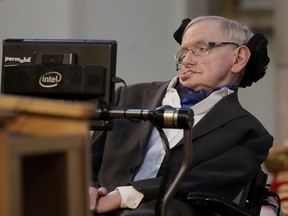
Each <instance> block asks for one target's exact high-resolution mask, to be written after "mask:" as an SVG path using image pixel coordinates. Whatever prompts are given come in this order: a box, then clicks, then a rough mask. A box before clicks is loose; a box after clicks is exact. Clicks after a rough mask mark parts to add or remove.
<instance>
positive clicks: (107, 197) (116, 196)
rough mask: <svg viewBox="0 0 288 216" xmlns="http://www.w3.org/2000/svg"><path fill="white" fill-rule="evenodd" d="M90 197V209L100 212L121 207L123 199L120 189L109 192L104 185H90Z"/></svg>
mask: <svg viewBox="0 0 288 216" xmlns="http://www.w3.org/2000/svg"><path fill="white" fill-rule="evenodd" d="M89 198H90V210H91V211H92V212H93V213H98V214H102V213H105V212H110V211H114V210H117V209H119V208H120V206H121V201H122V199H121V196H120V193H119V191H118V190H114V191H111V192H110V193H107V190H106V188H104V187H101V188H99V189H97V188H93V187H89Z"/></svg>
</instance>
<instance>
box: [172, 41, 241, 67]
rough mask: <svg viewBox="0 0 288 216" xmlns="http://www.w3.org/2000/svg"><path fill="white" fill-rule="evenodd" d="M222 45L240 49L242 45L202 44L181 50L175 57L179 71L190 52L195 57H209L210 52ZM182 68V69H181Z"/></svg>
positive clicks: (223, 43) (224, 43) (232, 43)
mask: <svg viewBox="0 0 288 216" xmlns="http://www.w3.org/2000/svg"><path fill="white" fill-rule="evenodd" d="M222 45H235V46H237V47H239V46H240V45H239V44H237V43H235V42H201V43H197V44H195V45H193V46H192V47H191V48H189V49H183V50H180V51H179V52H178V53H177V54H176V55H175V60H176V63H177V70H179V69H180V67H181V66H182V64H183V60H184V58H185V57H186V55H187V53H188V52H189V51H191V52H192V54H193V55H195V56H202V55H207V54H209V51H210V50H211V49H212V48H214V47H216V46H222ZM179 66H180V67H179Z"/></svg>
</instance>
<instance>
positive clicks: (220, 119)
mask: <svg viewBox="0 0 288 216" xmlns="http://www.w3.org/2000/svg"><path fill="white" fill-rule="evenodd" d="M223 113H225V115H223ZM244 115H247V114H246V113H245V111H244V109H243V108H242V106H241V105H240V103H239V100H238V95H237V93H236V92H235V93H232V94H230V95H227V96H226V97H225V98H223V99H222V100H221V101H219V102H218V103H217V104H216V105H215V106H214V107H213V108H212V109H211V110H210V111H209V112H208V113H207V114H206V115H205V116H204V117H203V118H202V119H201V120H200V121H199V122H198V123H197V124H196V125H195V126H194V127H193V135H192V136H193V139H197V138H198V137H200V136H203V135H205V134H206V133H209V132H210V131H212V130H215V129H216V128H218V127H220V126H221V125H224V124H226V123H227V122H229V121H231V120H233V119H235V118H239V117H241V116H244Z"/></svg>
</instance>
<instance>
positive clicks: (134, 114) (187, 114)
mask: <svg viewBox="0 0 288 216" xmlns="http://www.w3.org/2000/svg"><path fill="white" fill-rule="evenodd" d="M117 118H125V119H129V120H144V121H147V120H148V121H150V122H151V123H152V124H153V125H154V126H155V127H156V128H157V129H158V132H159V133H160V137H161V139H162V141H163V143H164V149H165V151H166V153H168V156H169V153H170V148H169V143H168V140H167V138H166V136H165V134H164V132H163V131H162V132H163V134H162V133H161V130H159V129H160V128H179V129H184V138H183V141H184V143H183V160H182V164H181V167H180V170H179V172H178V173H177V175H176V177H175V179H174V181H173V182H172V183H171V185H170V186H169V188H168V190H167V192H166V193H165V195H164V197H163V203H162V207H161V211H160V212H161V216H166V215H167V206H168V205H169V202H170V200H171V199H172V198H173V196H174V195H175V193H176V191H177V188H178V186H179V185H180V183H181V181H182V180H183V178H184V176H185V174H186V173H187V172H188V170H189V168H190V165H191V162H192V130H191V129H192V126H193V123H194V113H193V111H192V110H191V109H178V108H170V107H169V108H165V107H160V108H158V109H155V110H144V109H124V110H98V111H96V113H95V117H94V119H98V120H99V119H100V120H109V119H117ZM163 136H165V137H163ZM168 158H169V157H168ZM164 177H165V174H164ZM166 177H167V176H166ZM164 186H165V179H164V182H163V183H162V184H161V186H160V187H164ZM160 192H161V188H160ZM157 201H158V200H156V207H157ZM155 212H156V213H157V214H159V211H158V210H157V209H156V208H155Z"/></svg>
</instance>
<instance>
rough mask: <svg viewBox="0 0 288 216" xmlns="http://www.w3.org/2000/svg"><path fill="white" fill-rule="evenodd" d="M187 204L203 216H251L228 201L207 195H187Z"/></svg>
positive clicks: (242, 208) (240, 207)
mask: <svg viewBox="0 0 288 216" xmlns="http://www.w3.org/2000/svg"><path fill="white" fill-rule="evenodd" d="M187 202H188V204H189V205H191V206H192V207H193V208H195V209H196V210H197V211H199V212H200V213H201V214H202V215H205V216H212V215H213V216H215V215H217V216H227V215H233V216H252V215H253V214H252V213H250V212H249V211H248V210H247V209H245V208H244V207H242V206H240V205H239V204H236V203H234V202H233V201H230V200H225V199H223V198H221V197H218V196H216V195H214V194H209V193H196V192H195V193H194V192H193V193H189V194H188V196H187Z"/></svg>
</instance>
